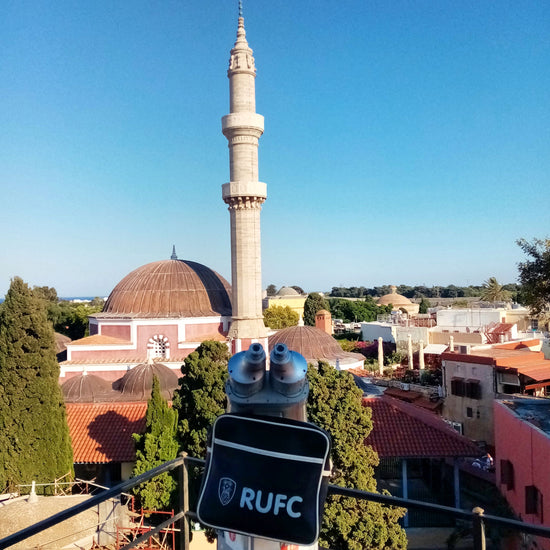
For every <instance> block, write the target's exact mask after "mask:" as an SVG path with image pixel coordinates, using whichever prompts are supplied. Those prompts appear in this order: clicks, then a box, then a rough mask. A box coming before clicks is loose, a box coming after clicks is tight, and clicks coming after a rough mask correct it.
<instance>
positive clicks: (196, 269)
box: [60, 5, 268, 381]
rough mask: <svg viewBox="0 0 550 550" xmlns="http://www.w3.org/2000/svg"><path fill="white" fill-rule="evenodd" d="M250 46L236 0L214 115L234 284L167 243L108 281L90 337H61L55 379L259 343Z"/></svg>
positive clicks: (255, 117) (263, 335)
mask: <svg viewBox="0 0 550 550" xmlns="http://www.w3.org/2000/svg"><path fill="white" fill-rule="evenodd" d="M252 53H253V52H252V49H251V48H250V47H249V46H248V42H247V40H246V32H245V28H244V18H243V15H242V5H240V6H239V19H238V29H237V39H236V41H235V44H234V46H233V48H232V49H231V54H230V59H229V69H228V72H227V75H228V78H229V98H230V101H229V114H228V115H226V116H224V117H223V118H222V132H223V134H224V136H225V137H226V138H227V140H228V147H229V160H230V162H229V167H230V170H229V172H230V173H229V182H228V183H225V184H223V185H222V199H223V201H224V202H225V203H226V204H227V205H228V209H229V214H230V232H231V282H232V286H230V285H229V283H228V282H227V281H226V280H225V279H224V278H223V277H222V276H221V275H219V274H218V273H216V272H214V271H212V270H211V269H210V268H208V267H206V266H204V265H202V264H199V263H197V262H192V261H188V260H179V259H178V258H177V256H176V253H175V249H174V250H173V252H172V257H171V259H170V260H162V261H156V262H152V263H149V264H146V265H143V266H141V267H139V268H137V269H136V270H134V271H132V272H131V273H130V274H128V275H127V276H126V277H124V278H123V279H122V280H121V281H120V282H119V283H118V284H117V285H116V286H115V288H114V289H113V291H112V292H111V294H110V295H109V297H108V299H107V301H106V302H105V306H104V308H103V311H102V312H101V313H98V314H96V315H93V316H91V317H90V335H89V336H87V337H85V338H82V339H80V340H77V341H73V342H71V343H69V344H68V345H67V358H66V360H65V361H62V362H61V363H60V367H61V381H64V380H66V379H67V378H69V377H71V376H77V375H80V374H82V373H83V372H86V373H90V374H91V373H95V374H96V375H98V376H101V377H102V378H104V379H106V380H109V381H116V380H119V379H120V378H122V377H123V376H124V375H125V373H126V372H127V371H128V370H130V369H131V368H133V367H135V366H137V365H143V364H145V363H147V362H148V361H157V362H161V363H162V364H163V365H166V366H167V367H168V368H170V369H172V370H174V371H179V369H180V367H181V364H182V363H183V361H184V359H185V357H186V356H187V355H189V354H190V353H191V352H192V351H194V350H195V349H196V348H197V347H198V346H199V345H200V343H201V342H203V341H205V340H212V339H214V340H219V341H227V342H228V343H229V344H230V347H231V351H232V352H233V353H236V352H238V351H241V350H246V349H248V347H249V346H250V344H251V343H253V342H260V343H261V344H262V345H263V346H264V348H266V349H267V344H268V342H267V329H266V327H265V325H264V322H263V312H262V270H261V245H260V237H261V234H260V212H261V206H262V204H263V202H264V201H265V199H266V197H267V192H266V184H265V183H262V182H260V181H259V180H258V140H259V138H260V136H261V135H262V133H263V129H264V122H263V117H262V116H261V115H259V114H257V113H256V100H255V78H256V68H255V64H254V57H253V56H252Z"/></svg>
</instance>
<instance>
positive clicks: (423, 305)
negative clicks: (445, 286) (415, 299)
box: [418, 296, 432, 314]
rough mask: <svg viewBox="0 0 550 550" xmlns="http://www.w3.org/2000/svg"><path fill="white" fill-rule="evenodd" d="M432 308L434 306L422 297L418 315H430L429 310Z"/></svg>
mask: <svg viewBox="0 0 550 550" xmlns="http://www.w3.org/2000/svg"><path fill="white" fill-rule="evenodd" d="M430 307H432V304H430V300H428V299H427V298H425V297H424V296H422V300H420V304H419V305H418V313H422V314H424V313H428V309H429V308H430Z"/></svg>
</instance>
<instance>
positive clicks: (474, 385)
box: [465, 380, 481, 399]
mask: <svg viewBox="0 0 550 550" xmlns="http://www.w3.org/2000/svg"><path fill="white" fill-rule="evenodd" d="M465 395H466V397H469V398H470V399H481V384H480V383H479V380H466V387H465Z"/></svg>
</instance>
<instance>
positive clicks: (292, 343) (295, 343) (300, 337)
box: [269, 326, 365, 369]
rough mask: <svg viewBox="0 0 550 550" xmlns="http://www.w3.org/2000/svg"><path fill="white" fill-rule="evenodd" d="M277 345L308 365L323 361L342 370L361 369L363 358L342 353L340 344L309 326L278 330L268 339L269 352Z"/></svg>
mask: <svg viewBox="0 0 550 550" xmlns="http://www.w3.org/2000/svg"><path fill="white" fill-rule="evenodd" d="M277 344H286V346H287V347H288V349H290V350H292V351H297V352H298V353H300V354H302V355H303V356H304V357H305V358H306V361H307V362H308V363H313V364H317V362H318V361H325V362H327V363H330V364H331V365H333V366H336V365H337V364H338V365H339V366H340V368H342V369H348V368H354V367H362V366H363V364H364V361H365V358H364V357H363V355H361V354H360V353H350V352H346V351H344V350H343V349H342V348H341V347H340V344H339V343H338V342H337V341H336V340H335V339H334V338H333V337H332V336H331V335H330V334H327V333H326V332H324V331H323V330H321V329H319V328H316V327H310V326H294V327H288V328H285V329H282V330H279V331H278V332H276V333H275V334H273V335H272V336H270V337H269V351H270V352H271V350H272V349H273V348H274V347H275V346H276V345H277Z"/></svg>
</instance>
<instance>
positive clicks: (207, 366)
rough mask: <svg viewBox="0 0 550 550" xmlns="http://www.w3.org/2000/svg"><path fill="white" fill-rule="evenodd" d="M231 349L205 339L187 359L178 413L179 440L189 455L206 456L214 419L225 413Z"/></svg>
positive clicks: (175, 402) (176, 405) (176, 399)
mask: <svg viewBox="0 0 550 550" xmlns="http://www.w3.org/2000/svg"><path fill="white" fill-rule="evenodd" d="M228 360H229V350H228V349H227V346H226V345H225V344H223V343H221V342H214V341H206V342H203V343H202V344H201V345H200V346H199V347H198V348H197V349H196V350H195V351H194V352H193V353H191V354H190V355H188V356H187V357H186V358H185V363H184V365H183V366H182V367H181V372H182V373H183V378H180V381H179V382H180V387H179V388H178V389H177V390H176V392H175V394H174V400H173V405H172V406H173V407H174V409H175V410H176V411H177V412H178V417H179V424H178V439H179V442H180V448H181V450H183V451H185V452H187V453H188V454H189V456H192V457H196V458H204V457H205V456H206V437H207V435H208V430H209V429H210V426H212V424H213V422H214V420H215V419H216V418H217V417H218V416H219V415H220V414H222V413H224V412H225V409H226V406H227V397H226V395H225V381H226V379H227V362H228Z"/></svg>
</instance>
